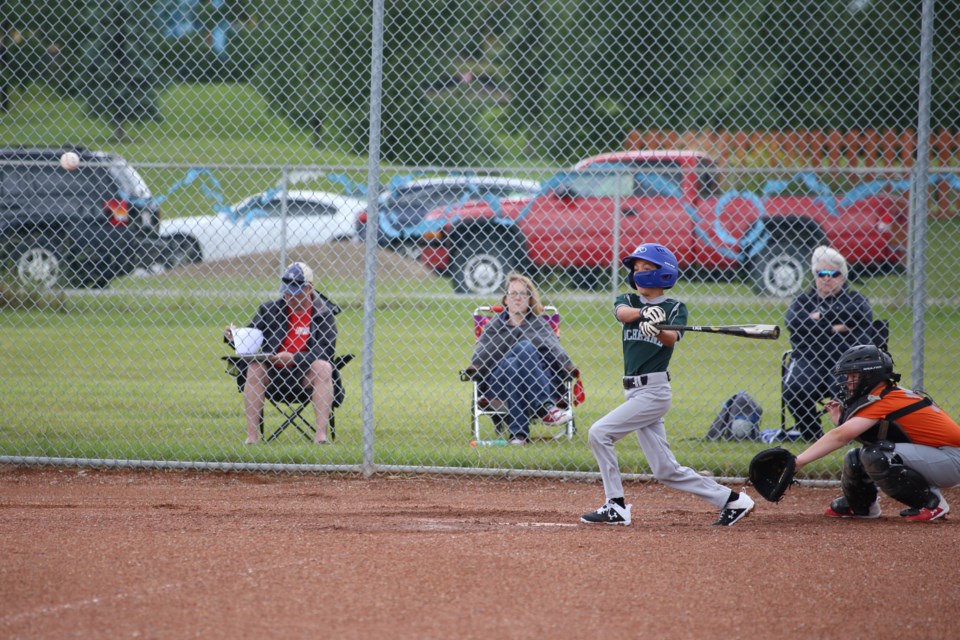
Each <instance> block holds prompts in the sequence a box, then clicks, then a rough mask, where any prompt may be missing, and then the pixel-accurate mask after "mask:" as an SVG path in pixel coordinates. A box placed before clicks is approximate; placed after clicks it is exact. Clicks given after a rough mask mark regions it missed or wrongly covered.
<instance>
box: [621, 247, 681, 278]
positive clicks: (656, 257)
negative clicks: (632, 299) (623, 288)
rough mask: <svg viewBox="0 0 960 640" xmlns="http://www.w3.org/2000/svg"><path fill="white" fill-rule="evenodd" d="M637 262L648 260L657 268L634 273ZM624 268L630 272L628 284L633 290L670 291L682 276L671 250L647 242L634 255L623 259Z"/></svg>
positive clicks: (634, 251)
mask: <svg viewBox="0 0 960 640" xmlns="http://www.w3.org/2000/svg"><path fill="white" fill-rule="evenodd" d="M637 260H646V261H647V262H649V263H651V264H655V265H656V266H657V268H656V269H653V270H651V271H640V272H636V273H634V271H633V264H634V263H635V262H636V261H637ZM623 266H625V267H626V268H627V269H628V270H629V271H630V273H629V274H628V278H627V284H629V285H630V287H631V288H632V289H639V288H644V289H669V288H671V287H672V286H673V285H675V284H676V283H677V277H678V276H679V275H680V269H679V268H678V267H677V258H676V256H674V255H673V252H672V251H670V249H667V248H666V247H665V246H663V245H662V244H658V243H656V242H645V243H643V244H641V245H640V246H639V247H637V248H636V249H634V250H633V253H631V254H630V255H628V256H627V257H626V258H624V259H623Z"/></svg>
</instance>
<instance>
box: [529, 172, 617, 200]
mask: <svg viewBox="0 0 960 640" xmlns="http://www.w3.org/2000/svg"><path fill="white" fill-rule="evenodd" d="M621 169H622V167H621ZM632 183H633V180H632V178H631V177H630V175H629V174H628V173H623V172H622V171H618V170H617V169H616V168H615V167H613V166H612V165H611V168H609V169H604V168H601V169H599V170H596V169H594V167H590V169H588V170H586V171H577V172H575V173H567V174H561V175H559V176H556V177H554V178H552V179H551V180H549V181H547V185H546V186H547V187H548V188H552V189H554V190H555V191H556V192H557V193H561V194H564V195H569V196H576V197H581V198H614V197H617V196H620V197H621V198H625V197H627V196H629V195H630V194H631V193H632V192H633V184H632Z"/></svg>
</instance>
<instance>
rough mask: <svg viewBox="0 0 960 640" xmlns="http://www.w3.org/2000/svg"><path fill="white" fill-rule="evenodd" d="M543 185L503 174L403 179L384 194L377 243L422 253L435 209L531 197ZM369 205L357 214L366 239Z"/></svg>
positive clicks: (361, 232)
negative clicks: (425, 230) (426, 221)
mask: <svg viewBox="0 0 960 640" xmlns="http://www.w3.org/2000/svg"><path fill="white" fill-rule="evenodd" d="M539 188H540V184H539V183H538V182H536V181H534V180H520V179H516V178H503V177H499V176H448V177H443V178H417V179H411V180H408V181H403V182H399V183H398V184H395V185H393V186H391V187H388V188H387V189H386V190H385V191H384V192H383V193H381V194H380V199H379V203H380V209H379V215H380V219H379V227H380V228H379V231H378V233H377V243H378V244H379V245H380V246H381V247H390V248H393V249H397V250H400V251H402V252H407V253H413V254H414V255H415V254H416V253H418V252H419V251H418V249H417V247H418V243H419V240H420V235H421V233H422V229H421V227H420V223H421V222H422V221H423V216H424V215H425V214H426V213H427V212H428V211H431V210H433V209H437V208H443V207H450V208H452V207H454V206H457V205H461V204H463V203H465V202H467V201H469V200H503V199H512V198H529V197H530V196H532V195H533V194H535V193H536V192H537V190H538V189H539ZM366 225H367V210H366V204H364V206H363V207H362V209H361V211H360V212H359V213H358V215H357V235H358V236H359V237H360V239H361V240H364V239H365V238H366Z"/></svg>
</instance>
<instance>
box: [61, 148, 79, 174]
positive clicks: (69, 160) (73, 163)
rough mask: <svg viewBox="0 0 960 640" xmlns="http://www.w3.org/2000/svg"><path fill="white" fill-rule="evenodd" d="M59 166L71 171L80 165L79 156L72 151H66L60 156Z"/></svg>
mask: <svg viewBox="0 0 960 640" xmlns="http://www.w3.org/2000/svg"><path fill="white" fill-rule="evenodd" d="M60 166H61V167H63V168H64V169H66V170H67V171H73V170H74V169H76V168H77V167H79V166H80V156H78V155H77V154H76V153H74V152H73V151H67V152H66V153H64V154H63V155H62V156H60Z"/></svg>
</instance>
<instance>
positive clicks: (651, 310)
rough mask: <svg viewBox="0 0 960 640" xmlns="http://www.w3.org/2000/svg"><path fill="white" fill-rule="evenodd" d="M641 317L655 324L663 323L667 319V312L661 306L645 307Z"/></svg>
mask: <svg viewBox="0 0 960 640" xmlns="http://www.w3.org/2000/svg"><path fill="white" fill-rule="evenodd" d="M640 317H642V318H643V319H644V320H646V321H648V322H651V323H653V324H662V323H664V322H666V321H667V314H666V313H664V312H663V309H662V308H660V307H644V308H643V311H641V312H640Z"/></svg>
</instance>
